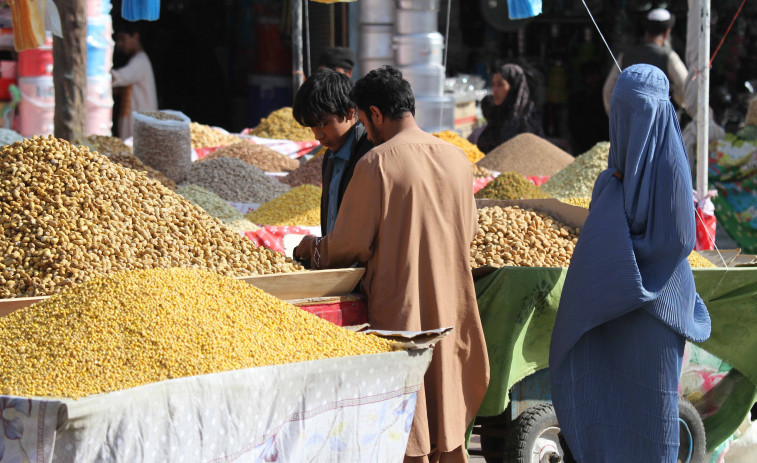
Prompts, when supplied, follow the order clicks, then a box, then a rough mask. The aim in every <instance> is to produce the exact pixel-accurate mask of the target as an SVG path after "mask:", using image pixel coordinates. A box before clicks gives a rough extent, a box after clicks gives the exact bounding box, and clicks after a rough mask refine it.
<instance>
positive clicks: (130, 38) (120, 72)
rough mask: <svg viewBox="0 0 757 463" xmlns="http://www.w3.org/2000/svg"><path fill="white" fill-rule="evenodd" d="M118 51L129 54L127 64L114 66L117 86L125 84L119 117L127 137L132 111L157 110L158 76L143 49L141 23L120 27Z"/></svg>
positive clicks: (114, 80) (114, 85) (114, 77)
mask: <svg viewBox="0 0 757 463" xmlns="http://www.w3.org/2000/svg"><path fill="white" fill-rule="evenodd" d="M116 47H117V48H118V51H120V52H121V53H123V54H124V55H126V56H127V57H129V62H128V63H127V64H126V66H123V67H120V68H118V69H113V70H112V71H111V75H112V76H113V87H114V88H116V87H121V88H123V89H124V90H122V93H121V111H120V114H119V118H118V136H119V137H120V138H122V139H127V138H129V137H130V136H131V135H132V124H133V121H132V117H131V113H132V111H136V112H142V111H157V110H158V93H157V90H156V89H155V76H154V75H153V72H152V64H150V58H148V57H147V53H145V51H144V50H143V49H142V42H141V41H140V38H139V26H138V24H137V23H134V22H131V21H124V22H123V23H122V24H121V25H120V27H119V29H118V30H117V31H116Z"/></svg>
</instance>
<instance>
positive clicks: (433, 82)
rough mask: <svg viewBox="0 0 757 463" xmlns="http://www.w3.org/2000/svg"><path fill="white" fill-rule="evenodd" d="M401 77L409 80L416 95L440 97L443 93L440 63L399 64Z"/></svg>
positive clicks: (443, 75)
mask: <svg viewBox="0 0 757 463" xmlns="http://www.w3.org/2000/svg"><path fill="white" fill-rule="evenodd" d="M398 69H399V70H400V71H401V72H402V77H403V78H404V79H405V80H407V81H408V82H410V87H411V88H412V89H413V95H415V96H416V97H440V96H442V95H444V80H445V72H444V66H442V65H441V64H416V65H414V66H399V67H398Z"/></svg>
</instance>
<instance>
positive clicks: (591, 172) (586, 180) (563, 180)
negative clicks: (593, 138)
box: [541, 141, 610, 198]
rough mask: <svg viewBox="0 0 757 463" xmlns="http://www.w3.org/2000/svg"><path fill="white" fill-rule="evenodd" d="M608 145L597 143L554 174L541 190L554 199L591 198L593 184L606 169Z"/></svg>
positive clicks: (606, 143) (607, 143) (608, 152)
mask: <svg viewBox="0 0 757 463" xmlns="http://www.w3.org/2000/svg"><path fill="white" fill-rule="evenodd" d="M609 155H610V143H609V142H606V141H604V142H599V143H597V144H596V145H594V147H592V148H591V149H590V150H589V151H587V152H585V153H584V154H582V155H580V156H578V157H577V158H576V160H575V161H574V162H573V163H571V164H568V166H566V167H565V168H564V169H562V170H561V171H559V172H557V173H555V174H554V175H553V176H552V177H550V178H549V180H547V181H546V182H545V183H544V184H543V185H542V186H541V188H542V190H544V191H545V192H546V193H548V194H550V195H552V196H554V197H555V198H586V197H591V192H592V191H593V190H594V182H595V181H596V180H597V177H598V176H599V174H600V173H602V171H604V170H605V169H607V158H608V157H609Z"/></svg>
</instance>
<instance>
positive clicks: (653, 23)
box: [641, 13, 676, 37]
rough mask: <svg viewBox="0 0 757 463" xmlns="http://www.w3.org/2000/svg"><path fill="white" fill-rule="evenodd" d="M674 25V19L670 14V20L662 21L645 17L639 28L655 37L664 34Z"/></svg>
mask: <svg viewBox="0 0 757 463" xmlns="http://www.w3.org/2000/svg"><path fill="white" fill-rule="evenodd" d="M669 14H670V13H669ZM675 24H676V17H675V15H673V14H670V18H669V19H666V20H664V21H660V20H654V19H650V18H649V16H648V15H647V16H645V17H644V19H643V20H642V22H641V27H642V28H643V29H644V32H647V33H649V34H651V35H653V36H655V37H656V36H659V35H662V34H664V33H665V32H666V31H667V30H668V29H672V28H673V26H675Z"/></svg>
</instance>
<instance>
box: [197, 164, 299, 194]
mask: <svg viewBox="0 0 757 463" xmlns="http://www.w3.org/2000/svg"><path fill="white" fill-rule="evenodd" d="M186 183H189V184H193V185H199V186H201V187H203V188H205V189H207V190H210V191H212V192H213V193H215V194H217V195H218V196H220V197H221V198H223V199H225V200H226V201H232V202H235V203H253V204H264V203H267V202H268V201H270V200H272V199H273V198H276V197H277V196H281V195H283V194H284V193H286V192H287V191H289V187H288V186H286V185H284V184H283V183H281V182H279V181H278V180H276V179H275V178H273V177H270V176H268V175H266V174H265V172H263V171H262V170H260V169H258V168H257V167H255V166H251V165H250V164H247V163H246V162H244V161H242V160H241V159H234V158H216V159H211V160H209V161H204V162H195V163H194V164H192V168H191V169H190V171H189V175H187V181H186Z"/></svg>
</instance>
